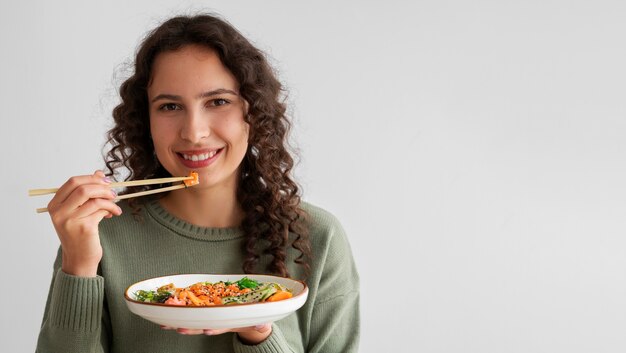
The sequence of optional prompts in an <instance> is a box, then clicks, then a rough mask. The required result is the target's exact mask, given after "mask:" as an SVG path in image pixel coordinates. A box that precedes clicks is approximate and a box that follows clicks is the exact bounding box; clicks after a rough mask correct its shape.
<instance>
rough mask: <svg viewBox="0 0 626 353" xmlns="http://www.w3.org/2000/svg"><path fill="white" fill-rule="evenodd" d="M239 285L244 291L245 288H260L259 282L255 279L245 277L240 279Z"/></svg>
mask: <svg viewBox="0 0 626 353" xmlns="http://www.w3.org/2000/svg"><path fill="white" fill-rule="evenodd" d="M237 285H238V286H239V289H244V288H250V289H256V288H257V287H258V286H259V282H258V281H255V280H253V279H250V278H248V277H244V278H242V279H240V280H239V281H237Z"/></svg>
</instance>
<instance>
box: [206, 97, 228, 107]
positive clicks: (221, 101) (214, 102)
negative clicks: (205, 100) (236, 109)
mask: <svg viewBox="0 0 626 353" xmlns="http://www.w3.org/2000/svg"><path fill="white" fill-rule="evenodd" d="M228 103H230V102H229V101H227V100H226V99H223V98H216V99H213V100H212V101H211V105H212V106H214V107H219V106H222V105H226V104H228Z"/></svg>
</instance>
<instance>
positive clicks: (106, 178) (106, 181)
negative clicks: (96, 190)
mask: <svg viewBox="0 0 626 353" xmlns="http://www.w3.org/2000/svg"><path fill="white" fill-rule="evenodd" d="M102 181H104V182H105V183H107V184H109V183H111V178H109V177H104V178H102Z"/></svg>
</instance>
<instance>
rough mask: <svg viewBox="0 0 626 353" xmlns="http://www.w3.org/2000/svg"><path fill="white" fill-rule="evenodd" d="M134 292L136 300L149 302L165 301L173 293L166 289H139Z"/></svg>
mask: <svg viewBox="0 0 626 353" xmlns="http://www.w3.org/2000/svg"><path fill="white" fill-rule="evenodd" d="M134 294H135V300H137V301H140V302H148V303H163V302H165V301H166V300H167V298H169V297H170V295H172V294H171V293H170V292H168V291H164V290H138V291H136V292H135V293H134Z"/></svg>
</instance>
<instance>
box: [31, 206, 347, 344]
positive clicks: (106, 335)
mask: <svg viewBox="0 0 626 353" xmlns="http://www.w3.org/2000/svg"><path fill="white" fill-rule="evenodd" d="M120 206H121V207H122V209H123V211H124V213H123V214H122V215H121V216H119V217H113V218H111V219H105V220H103V221H102V222H101V223H100V242H101V244H102V248H103V250H104V255H103V257H102V260H101V262H100V270H99V276H97V277H94V278H84V277H76V276H71V275H68V274H66V273H64V272H63V271H61V269H60V265H61V255H60V253H61V252H60V250H59V255H58V256H57V259H56V261H55V264H54V272H53V277H52V284H51V287H50V292H49V294H48V300H47V303H46V309H45V312H44V318H43V323H42V326H41V331H40V333H39V340H38V343H37V352H58V353H73V352H76V353H88V352H111V353H121V352H129V353H139V352H150V353H159V352H163V353H173V352H176V353H180V352H220V353H223V352H263V353H270V352H324V353H329V352H356V351H357V349H358V340H359V277H358V274H357V270H356V267H355V265H354V261H353V259H352V254H351V251H350V246H349V244H348V241H347V239H346V236H345V234H344V231H343V229H342V228H341V225H340V224H339V222H338V221H337V219H336V218H335V217H333V216H332V215H331V214H329V213H328V212H326V211H324V210H322V209H320V208H317V207H314V206H311V205H310V204H303V205H302V207H303V208H304V210H305V211H306V212H307V213H308V214H309V217H310V239H311V246H312V252H313V260H312V263H311V272H310V274H309V277H308V279H307V284H308V286H309V296H308V299H307V302H306V304H305V305H304V306H303V307H302V308H300V309H299V310H298V311H296V313H294V314H292V315H290V316H288V317H286V318H284V319H282V320H279V321H277V322H274V323H273V325H272V333H271V335H270V336H269V338H268V339H266V340H265V341H263V342H261V343H260V344H258V345H252V346H250V345H244V344H243V343H241V342H240V341H239V339H238V338H237V336H236V335H235V334H232V333H226V334H222V335H217V336H206V335H181V334H179V333H177V332H175V331H169V330H162V329H161V328H160V327H159V326H158V325H156V324H154V323H152V322H149V321H147V320H144V319H143V318H141V317H139V316H136V315H134V314H132V313H131V312H130V311H129V310H128V308H127V306H126V303H125V302H124V291H125V290H126V288H127V287H128V286H129V285H130V284H132V283H134V282H137V281H140V280H142V279H146V278H150V277H158V276H162V275H166V274H176V273H214V274H219V273H242V264H243V256H242V250H241V249H242V243H243V241H244V234H243V233H242V231H241V230H240V229H238V228H201V227H197V226H194V225H193V224H190V223H187V222H185V221H182V220H180V219H178V218H176V217H174V216H172V215H171V214H169V213H168V212H167V211H166V210H165V209H163V208H162V207H161V206H160V205H159V203H158V201H154V200H153V201H150V202H148V203H147V204H146V205H145V207H143V209H142V211H141V215H142V218H143V220H142V222H138V221H136V220H135V219H134V218H133V215H132V211H131V209H129V207H128V205H127V204H125V203H120ZM298 255H299V252H297V251H295V250H294V249H290V250H289V251H288V264H287V266H288V270H289V273H290V276H291V277H294V278H302V275H303V271H302V269H301V268H300V267H301V266H299V265H296V264H294V263H293V259H294V258H295V257H297V256H298ZM268 261H269V256H265V257H263V258H262V259H261V266H260V267H259V269H263V268H265V267H264V266H265V264H266V263H267V262H268Z"/></svg>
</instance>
